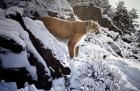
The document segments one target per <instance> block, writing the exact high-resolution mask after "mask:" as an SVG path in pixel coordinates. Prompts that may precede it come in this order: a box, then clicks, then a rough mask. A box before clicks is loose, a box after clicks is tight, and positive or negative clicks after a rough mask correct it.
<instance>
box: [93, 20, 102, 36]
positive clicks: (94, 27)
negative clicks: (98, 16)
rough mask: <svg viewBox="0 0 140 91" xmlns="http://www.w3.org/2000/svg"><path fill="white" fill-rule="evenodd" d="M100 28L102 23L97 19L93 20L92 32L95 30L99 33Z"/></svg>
mask: <svg viewBox="0 0 140 91" xmlns="http://www.w3.org/2000/svg"><path fill="white" fill-rule="evenodd" d="M99 28H100V25H99V24H98V23H97V22H95V21H92V22H91V29H92V32H95V33H96V34H99V33H100V32H99Z"/></svg>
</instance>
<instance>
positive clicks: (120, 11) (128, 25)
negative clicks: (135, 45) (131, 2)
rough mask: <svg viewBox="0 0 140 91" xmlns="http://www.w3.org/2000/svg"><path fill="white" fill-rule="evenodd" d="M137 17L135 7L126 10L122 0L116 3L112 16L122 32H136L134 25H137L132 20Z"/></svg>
mask: <svg viewBox="0 0 140 91" xmlns="http://www.w3.org/2000/svg"><path fill="white" fill-rule="evenodd" d="M137 18H138V15H137V12H136V9H132V10H131V11H128V10H127V8H126V7H125V4H124V2H123V1H120V2H119V3H118V6H117V8H116V12H115V13H114V16H113V21H114V23H115V25H116V26H117V27H118V28H119V29H121V30H122V31H123V32H124V33H127V34H131V33H134V32H136V27H138V25H137V24H134V22H135V19H137Z"/></svg>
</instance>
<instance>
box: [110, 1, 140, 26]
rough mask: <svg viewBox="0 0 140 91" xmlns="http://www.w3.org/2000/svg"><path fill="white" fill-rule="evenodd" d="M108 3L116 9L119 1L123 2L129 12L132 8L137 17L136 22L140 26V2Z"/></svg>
mask: <svg viewBox="0 0 140 91" xmlns="http://www.w3.org/2000/svg"><path fill="white" fill-rule="evenodd" d="M109 1H110V4H111V5H112V6H114V7H116V5H117V3H118V2H119V1H124V2H125V6H126V7H127V9H128V10H131V9H132V8H135V9H137V13H138V15H139V19H138V22H139V24H140V0H109Z"/></svg>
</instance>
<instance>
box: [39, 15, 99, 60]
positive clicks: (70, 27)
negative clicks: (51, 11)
mask: <svg viewBox="0 0 140 91" xmlns="http://www.w3.org/2000/svg"><path fill="white" fill-rule="evenodd" d="M40 20H42V21H43V23H44V25H45V26H46V28H47V29H48V30H49V31H50V32H51V33H52V34H53V35H54V36H55V37H57V38H59V39H62V40H63V39H67V40H68V50H69V55H70V58H73V57H74V56H78V51H79V47H78V42H79V41H80V39H81V38H82V37H83V36H84V35H85V34H86V33H87V32H88V31H89V30H92V31H94V32H97V31H95V30H98V29H97V28H98V27H99V24H98V23H97V22H95V21H66V20H62V19H58V18H54V17H49V16H47V17H40Z"/></svg>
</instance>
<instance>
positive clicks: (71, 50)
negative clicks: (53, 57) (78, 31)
mask: <svg viewBox="0 0 140 91" xmlns="http://www.w3.org/2000/svg"><path fill="white" fill-rule="evenodd" d="M76 44H77V41H74V40H73V39H70V40H69V42H68V50H69V56H70V58H73V57H74V56H75V46H76Z"/></svg>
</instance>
